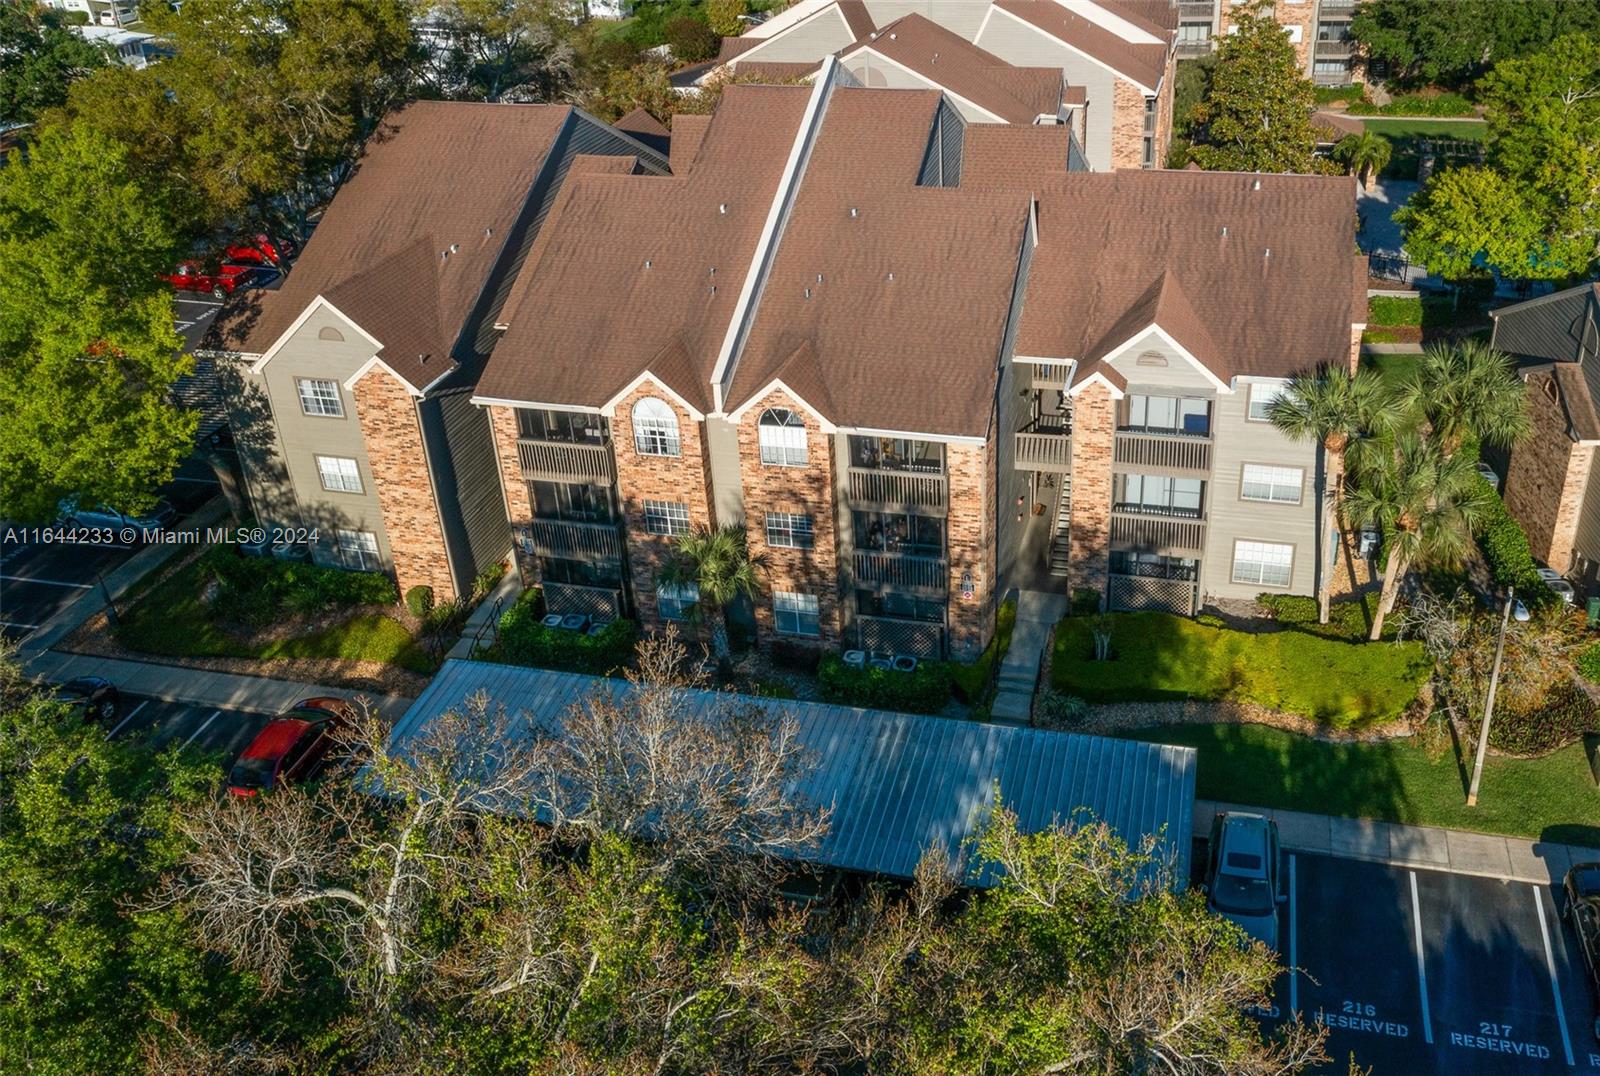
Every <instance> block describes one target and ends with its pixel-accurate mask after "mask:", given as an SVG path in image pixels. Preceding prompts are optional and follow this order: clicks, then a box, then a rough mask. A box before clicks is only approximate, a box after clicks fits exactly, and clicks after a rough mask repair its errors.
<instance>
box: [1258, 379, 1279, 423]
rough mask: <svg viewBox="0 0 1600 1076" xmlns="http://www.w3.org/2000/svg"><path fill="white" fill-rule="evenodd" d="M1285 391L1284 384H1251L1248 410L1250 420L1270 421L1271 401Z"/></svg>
mask: <svg viewBox="0 0 1600 1076" xmlns="http://www.w3.org/2000/svg"><path fill="white" fill-rule="evenodd" d="M1285 391H1286V386H1284V385H1265V384H1259V383H1258V384H1252V385H1251V386H1250V412H1249V419H1250V421H1251V422H1271V421H1272V413H1271V408H1272V402H1273V401H1274V400H1276V399H1277V398H1278V397H1279V396H1282V395H1283V394H1284V392H1285Z"/></svg>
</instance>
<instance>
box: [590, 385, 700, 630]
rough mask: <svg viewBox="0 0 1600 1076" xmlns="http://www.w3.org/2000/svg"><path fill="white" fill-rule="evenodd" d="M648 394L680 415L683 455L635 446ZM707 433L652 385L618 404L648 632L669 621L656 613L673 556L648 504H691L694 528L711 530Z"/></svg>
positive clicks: (632, 566)
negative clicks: (637, 412)
mask: <svg viewBox="0 0 1600 1076" xmlns="http://www.w3.org/2000/svg"><path fill="white" fill-rule="evenodd" d="M647 396H653V397H655V398H656V399H658V400H660V401H661V402H662V403H664V404H666V405H667V406H668V407H670V408H672V411H673V413H674V414H675V415H677V416H678V441H679V455H676V456H649V455H643V454H641V453H640V452H639V451H638V450H636V449H635V448H634V440H633V407H634V404H636V403H638V402H639V401H640V400H642V399H644V398H645V397H647ZM704 434H705V430H704V428H703V427H702V426H701V424H700V423H699V422H697V421H695V419H694V417H693V416H692V415H690V414H689V412H688V411H687V410H685V409H684V408H683V407H682V406H681V405H680V404H679V403H678V402H677V401H675V400H674V399H673V398H672V397H671V396H668V395H667V394H666V393H665V392H662V391H661V389H660V388H659V387H658V386H656V385H654V384H652V383H651V382H648V381H647V382H645V383H644V384H642V385H640V386H639V387H638V388H637V389H635V390H634V391H633V392H631V393H629V394H628V395H627V396H625V397H623V399H622V400H621V401H620V402H618V404H617V410H616V415H615V416H614V417H613V418H612V419H611V441H612V446H613V453H614V455H615V456H616V462H617V496H618V499H619V500H620V501H621V502H622V516H623V520H624V521H625V523H626V524H627V546H628V571H629V574H630V575H631V577H632V579H633V596H634V604H635V606H636V607H637V609H638V614H639V623H640V624H641V625H642V626H643V627H644V628H645V629H646V630H648V631H660V630H661V629H662V628H664V627H665V626H666V623H667V622H666V621H665V620H663V619H662V618H661V616H660V614H659V613H657V611H656V573H657V572H658V571H660V569H661V566H662V565H663V564H664V563H666V560H667V558H668V557H669V556H671V554H672V539H671V538H670V537H667V536H664V535H659V534H651V533H650V532H649V531H648V530H646V529H645V525H644V502H645V501H646V500H653V501H671V502H675V503H679V504H686V505H688V510H689V527H690V529H691V530H698V529H700V528H709V527H710V526H711V496H710V484H709V482H708V481H707V478H706V457H705V436H704ZM680 628H681V625H680Z"/></svg>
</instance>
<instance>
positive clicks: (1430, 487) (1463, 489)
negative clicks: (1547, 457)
mask: <svg viewBox="0 0 1600 1076" xmlns="http://www.w3.org/2000/svg"><path fill="white" fill-rule="evenodd" d="M1474 462H1475V461H1474V460H1472V459H1471V458H1469V457H1468V456H1467V454H1465V453H1461V452H1457V453H1454V454H1450V453H1446V452H1445V451H1443V449H1442V448H1441V447H1440V444H1439V443H1438V441H1437V440H1435V439H1433V438H1431V437H1427V436H1425V435H1424V434H1423V432H1421V431H1417V430H1410V431H1407V432H1404V433H1401V434H1399V435H1397V436H1396V437H1394V439H1393V441H1392V444H1389V443H1386V444H1385V445H1384V446H1383V451H1379V452H1373V453H1367V454H1363V455H1362V456H1361V457H1359V460H1358V466H1357V467H1356V469H1355V472H1354V478H1355V483H1354V486H1353V488H1352V489H1351V490H1350V491H1349V492H1348V493H1347V494H1346V495H1345V502H1344V503H1345V511H1346V515H1347V516H1348V518H1349V520H1350V522H1351V523H1353V524H1355V525H1357V526H1372V527H1374V528H1377V529H1379V530H1381V531H1382V532H1383V535H1384V545H1385V563H1384V571H1383V592H1382V596H1381V598H1380V600H1379V603H1378V611H1377V614H1376V615H1375V616H1374V617H1373V618H1372V632H1371V635H1370V636H1369V638H1371V639H1377V638H1378V637H1379V636H1380V635H1381V634H1382V632H1383V618H1384V617H1385V616H1387V615H1388V613H1389V611H1390V610H1391V609H1393V608H1394V602H1395V597H1396V596H1397V595H1398V594H1399V590H1400V580H1401V579H1402V578H1404V577H1405V574H1406V572H1408V571H1409V570H1410V569H1411V568H1412V567H1413V566H1415V565H1421V566H1432V565H1438V566H1449V565H1453V564H1457V563H1459V562H1460V560H1461V557H1462V556H1463V555H1464V554H1465V553H1466V551H1467V549H1468V548H1469V547H1470V546H1471V544H1472V530H1473V528H1474V527H1475V526H1476V525H1477V523H1478V521H1479V519H1481V518H1482V516H1483V514H1484V512H1485V511H1486V510H1487V509H1488V505H1489V498H1490V497H1492V496H1493V491H1492V490H1490V489H1489V488H1488V486H1487V485H1486V484H1485V483H1484V482H1483V481H1482V480H1480V479H1479V477H1478V472H1477V470H1476V468H1475V467H1474Z"/></svg>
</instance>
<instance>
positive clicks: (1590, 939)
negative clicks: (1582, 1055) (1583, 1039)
mask: <svg viewBox="0 0 1600 1076" xmlns="http://www.w3.org/2000/svg"><path fill="white" fill-rule="evenodd" d="M1565 889H1566V891H1567V921H1568V922H1569V923H1571V924H1572V929H1573V930H1575V931H1577V934H1578V949H1579V951H1580V952H1582V953H1583V966H1584V968H1585V970H1587V971H1588V973H1589V1000H1590V1001H1591V1002H1592V1003H1593V1005H1594V1023H1593V1025H1592V1026H1591V1027H1590V1029H1589V1030H1590V1032H1591V1033H1592V1034H1593V1035H1594V1037H1595V1041H1596V1042H1600V863H1579V864H1578V865H1577V866H1575V867H1573V868H1572V869H1571V870H1569V871H1568V872H1567V882H1566V886H1565Z"/></svg>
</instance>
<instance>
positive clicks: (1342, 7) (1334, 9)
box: [1317, 0, 1360, 16]
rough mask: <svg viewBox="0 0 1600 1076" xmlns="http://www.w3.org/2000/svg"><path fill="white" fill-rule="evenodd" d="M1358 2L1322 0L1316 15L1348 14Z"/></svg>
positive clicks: (1358, 0) (1354, 0)
mask: <svg viewBox="0 0 1600 1076" xmlns="http://www.w3.org/2000/svg"><path fill="white" fill-rule="evenodd" d="M1359 2H1360V0H1322V4H1321V5H1320V6H1319V7H1318V8H1317V14H1318V16H1325V15H1333V16H1339V15H1349V14H1351V13H1352V12H1354V11H1355V9H1356V4H1357V3H1359Z"/></svg>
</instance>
